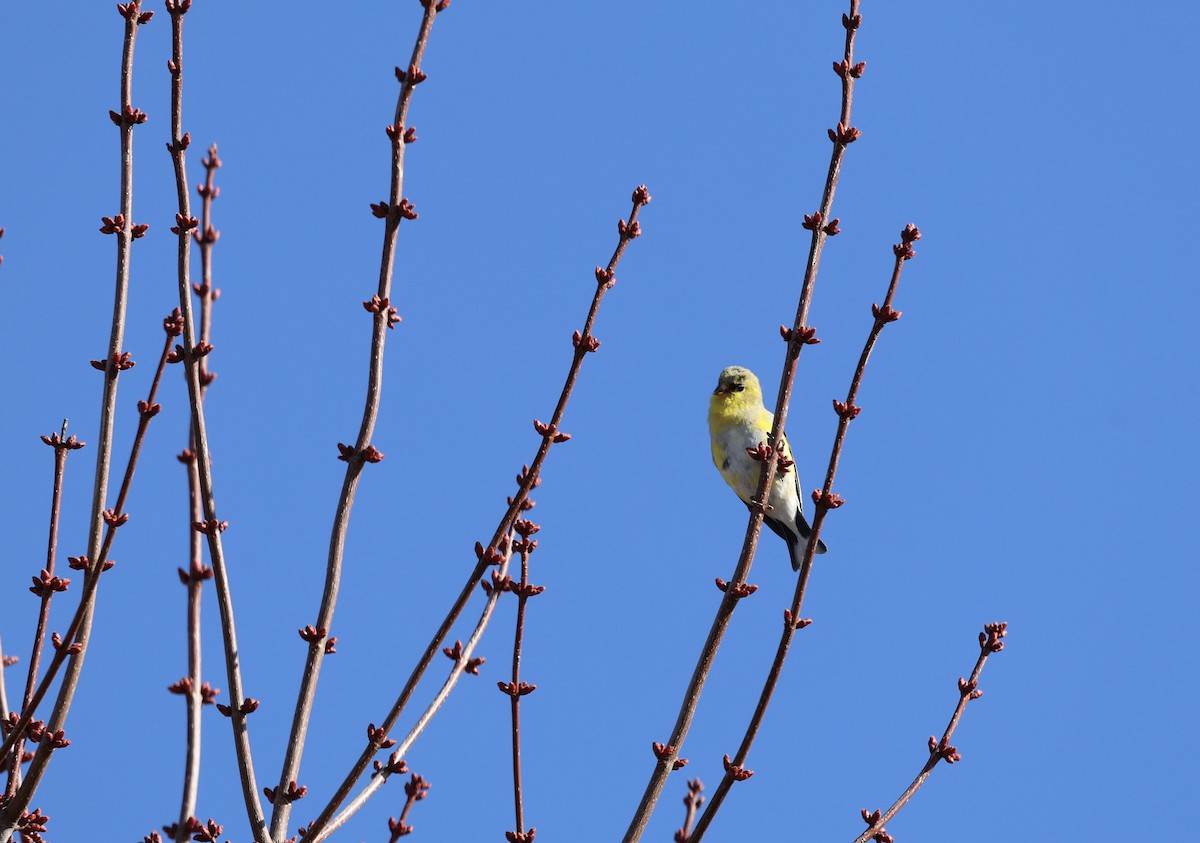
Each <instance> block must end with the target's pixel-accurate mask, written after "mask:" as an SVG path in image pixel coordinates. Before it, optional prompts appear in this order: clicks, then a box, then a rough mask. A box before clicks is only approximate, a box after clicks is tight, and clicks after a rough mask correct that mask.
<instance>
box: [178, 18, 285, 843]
mask: <svg viewBox="0 0 1200 843" xmlns="http://www.w3.org/2000/svg"><path fill="white" fill-rule="evenodd" d="M189 8H191V0H167V11H168V12H170V14H171V23H172V58H171V62H170V64H169V65H168V69H169V70H170V71H171V140H170V142H169V143H168V144H167V149H168V151H169V152H170V154H171V161H172V163H173V165H174V168H175V190H176V194H177V198H178V201H179V211H178V212H177V213H176V215H175V221H176V225H175V226H174V227H173V228H172V229H171V230H172V232H174V234H175V235H176V237H177V240H178V248H177V275H178V288H179V308H180V312H181V314H182V322H183V325H182V327H183V347H182V348H181V349H179V352H180V354H179V355H178V357H179V359H180V360H182V361H183V364H184V368H185V375H186V378H187V385H188V403H189V406H190V410H191V431H192V437H193V446H194V447H193V453H194V457H193V461H194V465H195V467H196V474H197V479H198V481H199V488H200V498H201V503H202V509H203V513H204V518H203V519H202V520H200V521H197V522H196V523H195V524H193V528H194V529H195V530H196V531H197V532H200V533H203V534H204V535H205V536H206V537H207V539H208V553H209V558H210V559H211V560H212V569H213V576H214V581H215V583H216V589H217V605H218V608H219V609H220V614H221V636H222V643H223V645H224V651H225V674H226V677H227V681H228V682H229V696H230V705H228V706H218V709H219V710H220V711H221V712H222V713H223V714H226V715H227V716H228V717H229V718H230V722H231V724H232V726H233V742H234V751H235V753H236V755H237V763H238V774H239V775H238V778H239V780H240V782H241V785H242V798H243V801H244V802H245V805H246V816H247V818H248V819H249V821H250V826H251V828H252V830H253V833H254V837H255V840H256V841H258V843H270V837H269V836H268V833H267V827H266V815H265V814H264V812H263V808H262V803H261V802H260V801H259V798H258V785H257V783H256V781H255V776H254V762H253V759H252V757H251V752H250V734H249V730H248V728H247V725H246V717H247V716H248V715H249V714H251V713H252V712H253V711H254V710H255V709H257V708H258V703H257V701H256V700H252V699H250V698H247V697H246V695H245V688H244V686H243V683H242V671H241V663H240V655H239V653H240V650H239V649H238V642H237V627H236V624H235V621H234V612H233V594H232V590H231V588H230V585H229V570H228V566H227V564H226V559H225V552H224V547H223V546H222V543H221V533H222V532H224V530H225V528H226V527H227V526H228V522H226V521H220V520H218V518H217V515H216V499H215V497H214V496H213V482H212V461H211V459H210V458H209V448H208V429H207V424H206V420H205V416H204V404H203V386H202V377H203V375H204V372H203V368H204V364H203V362H202V361H203V358H204V357H206V356H207V355H208V354H209V352H211V351H212V346H211V345H210V344H208V343H206V342H198V341H197V338H196V330H195V318H194V315H193V312H192V299H191V293H192V290H191V283H190V271H191V267H190V261H191V242H192V230H193V229H195V228H197V227H198V226H199V220H197V219H196V218H195V217H193V216H192V214H191V201H190V197H189V195H188V182H187V158H186V155H185V152H186V150H187V148H188V146H189V144H190V142H191V136H190V135H189V134H188V133H185V132H184V131H183V29H182V27H183V16H184V15H185V14H187V11H188V9H189ZM198 692H202V687H201V688H193V689H192V693H193V694H195V693H198ZM180 825H182V823H181V824H180Z"/></svg>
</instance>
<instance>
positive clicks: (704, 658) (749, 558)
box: [624, 0, 862, 843]
mask: <svg viewBox="0 0 1200 843" xmlns="http://www.w3.org/2000/svg"><path fill="white" fill-rule="evenodd" d="M858 6H859V0H850V12H849V14H848V15H843V16H842V21H843V23H844V25H845V29H846V41H845V52H844V57H843V59H842V62H841V63H840V64H835V65H834V67H835V69H838V68H843V69H844V70H842V71H841V72H839V74H838V75H839V76H840V77H841V80H842V105H841V113H840V118H839V120H838V125H837V129H836V130H834V129H830V130H829V137H830V140H831V141H832V143H833V153H832V157H831V158H830V161H829V170H828V173H827V175H826V177H825V189H824V192H823V194H822V197H821V205H820V209H819V210H818V211H817V212H816V213H814V214H813V215H811V216H809V215H807V214H806V215H805V218H804V219H805V224H804V227H805V228H806V229H808V230H809V231H811V232H812V238H811V241H810V243H809V249H808V261H807V264H806V267H805V271H804V280H803V282H802V283H801V285H800V299H799V302H798V304H797V307H796V318H795V321H794V323H793V325H792V327H791V328H790V329H788V328H785V329H784V338H785V339H786V340H787V343H788V347H787V355H786V357H785V359H784V366H783V373H782V375H781V377H780V381H779V393H778V397H777V398H776V401H775V422H774V424H773V425H772V427H771V432H770V434H769V435H768V437H767V445H768V446H770V447H774V443H776V442H778V441H780V439H781V438H782V437H783V431H784V427H785V425H786V422H787V412H788V404H789V402H790V401H791V395H792V383H793V381H794V380H795V377H796V365H797V363H798V362H799V359H800V351H801V349H802V348H803V347H804V346H805V345H806V344H811V343H813V342H818V340H817V339H816V338H815V336H814V333H815V332H814V331H813V330H812V329H811V328H809V327H808V326H807V322H808V313H809V308H810V305H811V303H812V294H813V286H814V284H815V282H816V278H817V270H818V268H819V267H820V263H821V253H822V251H823V249H824V247H825V240H826V239H827V238H828V237H830V236H833V235H835V234H837V233H838V230H839V229H838V220H837V219H834V218H833V217H832V209H833V198H834V194H835V193H836V191H837V183H838V176H839V175H840V173H841V169H842V160H843V158H844V157H845V154H846V147H847V146H848V145H849V144H850V143H853V142H854V141H855V140H857V139H858V137H859V131H858V130H857V129H855V128H853V127H852V126H851V125H850V108H851V105H852V103H853V95H854V80H855V79H857V78H858V77H859V76H861V75H862V66H861V65H855V64H854V36H855V33H856V32H857V31H858V26H859V23H860V22H861V18H860V17H859V14H858ZM762 464H763V468H762V476H761V478H760V479H759V484H758V490H757V492H756V494H755V496H754V501H755V503H754V504H752V505H751V507H750V520H749V523H748V524H747V525H746V537H745V540H744V541H743V544H742V552H741V554H740V555H739V557H738V561H737V565H736V567H735V568H734V573H733V576H732V578H731V579H730V581H729V583H728V588H727V589H726V590H725V594H724V597H723V598H722V599H721V604H720V606H718V607H717V613H716V616H715V617H714V618H713V622H712V626H711V627H710V628H709V632H708V637H707V638H706V639H705V641H704V646H703V647H702V649H701V651H700V658H699V659H698V661H697V663H696V668H695V670H694V671H693V672H692V678H691V680H690V681H689V682H688V687H687V690H686V691H685V692H684V698H683V702H682V704H681V705H680V709H679V715H678V717H677V718H676V720H675V727H674V728H673V729H672V730H671V736H670V738H669V739H668V740H667V743H666V744H665V745H664V749H665V751H664V752H662V753H656V755H657V758H658V763H657V764H656V765H655V766H654V770H653V771H652V772H651V774H650V781H649V782H648V783H647V784H646V790H645V792H644V793H643V795H642V800H641V802H640V803H639V804H638V807H637V810H636V811H635V812H634V815H633V818H632V819H631V820H630V823H629V829H628V830H627V831H626V832H625V837H624V843H636V841H638V840H640V839H641V836H642V833H643V832H644V831H645V830H646V823H647V822H649V820H650V815H651V814H652V813H653V812H654V808H655V806H656V805H657V804H658V800H659V798H660V797H661V796H662V789H663V786H664V785H665V784H666V781H667V776H668V775H669V774H670V772H671V771H672V770H674V769H678V766H677V763H678V762H679V761H680V760H681V759H680V758H679V753H680V751H681V750H682V748H683V742H684V740H685V739H686V738H687V734H688V731H689V730H690V729H691V725H692V720H693V718H694V717H695V714H696V707H697V705H698V704H699V701H700V694H701V693H702V692H703V690H704V683H705V681H707V679H708V673H709V671H710V670H711V668H712V664H713V661H714V660H715V658H716V654H717V650H718V649H719V648H720V646H721V640H722V639H723V638H724V636H725V630H726V629H727V628H728V626H729V621H730V619H731V617H732V615H733V610H734V608H735V607H736V606H737V602H738V600H739V599H740V596H739V595H740V594H742V593H743V589H744V587H745V586H746V579H747V577H748V576H749V574H750V566H751V565H752V564H753V562H754V554H755V552H756V551H757V549H758V537H759V534H760V533H761V531H762V524H763V516H764V515H765V514H766V503H765V502H766V501H767V499H768V492H769V490H770V488H771V484H772V483H773V482H774V479H775V468H776V460H763V461H762ZM809 546H810V553H811V550H813V549H815V547H816V540H815V539H813V540H812V541H811V542H810V545H809ZM685 763H686V762H685ZM680 766H681V765H680Z"/></svg>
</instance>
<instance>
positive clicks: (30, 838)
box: [17, 808, 50, 843]
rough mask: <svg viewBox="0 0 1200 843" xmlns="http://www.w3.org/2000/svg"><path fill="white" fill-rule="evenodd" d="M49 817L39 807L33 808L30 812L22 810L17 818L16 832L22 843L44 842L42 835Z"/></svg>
mask: <svg viewBox="0 0 1200 843" xmlns="http://www.w3.org/2000/svg"><path fill="white" fill-rule="evenodd" d="M49 822H50V817H49V816H48V815H46V814H43V813H42V809H41V808H34V809H33V811H32V813H31V812H29V811H22V812H21V816H20V818H18V819H17V832H18V833H19V834H20V835H21V839H22V840H23V841H24V843H45V840H43V838H42V835H43V834H45V833H46V824H47V823H49Z"/></svg>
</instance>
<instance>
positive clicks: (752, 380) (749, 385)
mask: <svg viewBox="0 0 1200 843" xmlns="http://www.w3.org/2000/svg"><path fill="white" fill-rule="evenodd" d="M712 405H713V407H714V408H715V407H718V406H725V407H743V406H758V407H761V406H762V387H761V386H760V385H759V383H758V378H756V377H755V376H754V373H753V372H751V371H750V370H749V369H746V368H743V367H742V366H729V367H728V368H725V369H722V370H721V374H720V375H719V376H718V377H717V388H716V389H714V390H713V396H712Z"/></svg>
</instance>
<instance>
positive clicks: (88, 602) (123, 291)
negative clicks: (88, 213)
mask: <svg viewBox="0 0 1200 843" xmlns="http://www.w3.org/2000/svg"><path fill="white" fill-rule="evenodd" d="M117 9H118V11H119V12H120V14H121V16H122V17H123V18H124V19H125V35H124V45H123V48H122V56H121V76H120V90H121V106H120V108H121V110H120V112H116V111H110V112H109V116H110V117H111V119H112V121H113V122H114V123H115V124H116V125H117V126H118V127H119V128H120V132H121V179H120V208H121V210H120V212H119V213H118V214H117V215H116V216H115V217H111V218H105V219H104V227H103V228H101V231H102V232H104V233H111V234H115V235H116V237H117V261H116V263H117V266H116V281H115V285H114V296H113V315H112V328H111V331H110V333H109V343H108V353H107V355H106V357H105V360H104V362H103V369H104V389H103V395H102V397H101V401H100V430H99V443H98V446H97V448H96V475H95V482H94V485H93V492H92V512H91V519H90V521H89V524H90V529H89V535H88V557H89V558H90V559H91V562H92V568H91V569H90V570H89V571H87V572H85V574H84V581H85V588H84V590H83V595H82V596H81V597H80V610H79V611H78V612H77V613H76V620H77V623H73V624H72V626H74V627H75V628H76V631H75V632H74V633H73V634H72V636H71V637H68V638H66V639H65V641H67V642H72V644H74V643H77V644H79V645H80V647H79V651H78V652H76V653H75V654H73V655H74V657H73V658H72V659H71V661H70V663H69V665H68V666H67V671H66V673H65V675H64V677H63V681H62V685H61V687H60V688H59V695H58V699H57V701H56V703H55V706H54V710H53V712H52V714H51V717H50V729H51V733H52V734H53V733H56V732H57V731H59V730H61V729H62V727H63V724H64V723H65V721H66V718H67V713H68V711H69V710H70V707H71V701H72V700H73V699H74V696H75V690H76V687H77V686H78V682H79V674H80V672H81V671H82V670H83V662H84V657H83V651H84V650H85V649H86V645H87V641H88V637H89V635H90V633H91V621H92V612H93V608H94V605H95V604H94V600H95V585H94V582H93V583H88V580H92V581H96V580H98V579H99V575H100V573H101V569H102V567H103V564H104V559H103V558H102V556H101V553H100V548H101V543H102V540H103V539H102V537H103V536H104V533H105V518H104V505H105V501H106V500H107V498H108V483H109V470H110V464H111V460H112V442H113V423H114V417H115V413H116V402H117V375H118V373H119V372H120V371H121V369H123V368H128V366H126V365H124V364H125V363H126V362H128V355H127V354H125V353H124V352H122V351H121V347H122V345H123V342H124V336H125V311H126V306H127V301H128V296H129V266H130V257H131V247H132V244H133V240H134V239H136V238H138V237H141V236H142V235H143V234H145V232H146V230H147V228H148V227H149V226H146V225H134V223H133V127H134V126H135V125H137V124H138V123H142V122H145V119H146V115H145V114H144V113H143V112H142V111H140V110H139V109H135V108H134V107H133V54H134V45H135V44H136V41H137V32H138V28H139V26H140V25H141V24H143V23H146V22H147V21H149V20H150V18H151V17H152V16H153V14H154V13H153V12H142V11H141V0H130V2H129V3H126V4H119V5H118V7H117ZM108 532H109V534H110V535H111V533H112V529H111V526H110V529H109V530H108ZM89 584H91V585H92V587H91V588H90V589H89V588H87V587H86V586H87V585H89ZM66 649H74V647H73V646H70V647H66V648H60V650H59V653H63V652H64V650H66ZM61 663H62V662H61V660H60V659H57V658H55V659H52V660H51V667H53V668H54V669H57V665H59V664H61ZM49 676H50V668H47V679H46V680H44V687H49V678H48V677H49ZM43 693H44V691H43ZM34 696H35V697H37V696H38V695H37V694H36V692H35V695H34ZM34 705H36V703H34ZM31 716H32V711H26V712H24V713H23V715H22V718H21V719H22V720H23V721H24V723H23V724H19V725H17V726H16V727H15V728H13V730H12V732H11V733H10V734H9V738H11V739H13V740H15V739H17V738H19V737H21V735H22V733H23V730H24V728H25V726H26V725H28V722H29V719H30V717H31ZM6 744H7V741H6ZM9 748H10V747H8V746H6V747H5V750H4V751H7V749H9ZM51 750H52V742H50V741H43V742H42V743H41V745H40V746H39V748H38V751H37V753H35V756H34V759H33V761H32V762H31V764H30V769H29V772H28V774H27V778H26V779H25V782H24V783H23V784H22V786H21V788H20V790H19V791H18V792H17V794H16V796H15V797H14V798H13V799H11V800H9V801H8V804H7V805H6V806H5V809H4V811H3V813H2V815H0V843H7V841H8V840H10V839H11V837H12V832H13V829H14V828H15V827H16V824H17V822H18V820H20V818H21V814H22V812H24V811H25V809H26V808H27V807H28V805H29V800H30V799H31V798H32V797H33V793H34V791H35V790H36V788H37V785H38V783H39V782H40V780H41V776H42V774H43V773H44V772H45V767H46V764H47V763H48V760H49V756H50V752H51ZM0 754H3V751H0Z"/></svg>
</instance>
